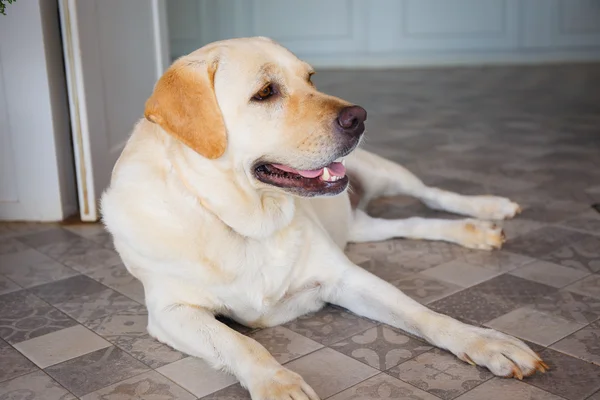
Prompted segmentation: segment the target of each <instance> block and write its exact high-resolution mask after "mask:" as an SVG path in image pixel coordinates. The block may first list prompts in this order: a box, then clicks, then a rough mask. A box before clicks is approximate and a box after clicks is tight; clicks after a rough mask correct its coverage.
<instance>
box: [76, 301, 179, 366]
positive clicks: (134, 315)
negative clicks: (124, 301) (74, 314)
mask: <svg viewBox="0 0 600 400" xmlns="http://www.w3.org/2000/svg"><path fill="white" fill-rule="evenodd" d="M147 324H148V314H147V311H146V309H145V307H143V306H137V307H134V308H131V309H128V310H125V311H120V312H117V313H114V314H111V315H107V316H104V317H102V318H98V319H95V320H92V321H89V322H87V323H86V326H87V327H88V328H90V329H91V330H93V331H94V332H96V333H97V334H99V335H100V336H102V337H104V338H105V339H106V340H108V341H109V342H111V343H113V344H115V345H117V346H118V347H119V348H121V349H122V350H125V351H126V352H127V353H129V354H130V355H132V356H133V357H134V358H136V359H137V360H139V361H141V362H143V363H144V364H146V365H148V366H149V367H151V368H158V367H161V366H163V365H166V364H170V363H172V362H175V361H178V360H181V359H182V358H185V357H186V355H185V354H183V353H181V352H179V351H177V350H174V349H172V348H171V347H169V346H167V345H166V344H163V343H160V342H159V341H157V340H156V339H154V338H152V337H151V336H150V335H149V334H148V332H147V330H146V326H147Z"/></svg>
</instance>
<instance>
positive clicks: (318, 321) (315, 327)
mask: <svg viewBox="0 0 600 400" xmlns="http://www.w3.org/2000/svg"><path fill="white" fill-rule="evenodd" d="M374 326H375V323H374V322H372V321H369V320H367V319H364V318H360V317H357V316H356V315H354V314H351V313H350V312H348V311H346V310H344V309H342V308H339V307H333V306H328V307H325V308H324V309H322V310H320V311H317V312H316V313H312V314H309V315H306V316H303V317H300V318H298V319H296V320H294V321H291V322H289V323H287V324H285V327H286V328H288V329H290V330H292V331H294V332H296V333H299V334H301V335H304V336H306V337H307V338H309V339H312V340H314V341H315V342H319V343H321V344H324V345H329V344H332V343H335V342H338V341H340V340H342V339H345V338H347V337H349V336H351V335H354V334H356V333H359V332H362V331H365V330H367V329H369V328H372V327H374Z"/></svg>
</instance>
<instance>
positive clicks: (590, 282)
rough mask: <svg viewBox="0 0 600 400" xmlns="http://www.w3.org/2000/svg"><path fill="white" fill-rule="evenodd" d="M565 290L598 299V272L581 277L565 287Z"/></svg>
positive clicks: (599, 275) (599, 282) (599, 289)
mask: <svg viewBox="0 0 600 400" xmlns="http://www.w3.org/2000/svg"><path fill="white" fill-rule="evenodd" d="M565 290H568V291H570V292H575V293H578V294H581V295H584V296H590V297H595V298H597V299H600V274H592V275H590V276H588V277H586V278H583V279H581V280H579V281H577V282H575V283H573V284H571V285H569V286H567V287H565Z"/></svg>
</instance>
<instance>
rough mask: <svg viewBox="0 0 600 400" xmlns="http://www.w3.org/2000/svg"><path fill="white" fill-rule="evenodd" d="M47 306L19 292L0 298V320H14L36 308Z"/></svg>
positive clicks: (28, 294) (37, 299)
mask: <svg viewBox="0 0 600 400" xmlns="http://www.w3.org/2000/svg"><path fill="white" fill-rule="evenodd" d="M47 305H48V304H47V303H46V302H44V301H43V300H42V299H40V298H39V297H37V296H34V295H33V294H31V293H29V292H27V291H26V290H19V291H15V292H10V293H7V294H3V295H1V296H0V319H14V318H17V317H19V316H20V315H22V314H24V313H27V311H29V310H31V309H34V308H36V307H44V306H47Z"/></svg>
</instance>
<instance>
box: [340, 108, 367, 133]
mask: <svg viewBox="0 0 600 400" xmlns="http://www.w3.org/2000/svg"><path fill="white" fill-rule="evenodd" d="M366 120H367V110H365V109H364V108H362V107H360V106H350V107H344V108H343V109H342V111H340V114H339V115H338V120H337V122H338V125H339V126H340V127H341V128H342V130H343V132H344V133H347V134H349V135H361V134H362V133H363V132H364V131H365V121H366Z"/></svg>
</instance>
